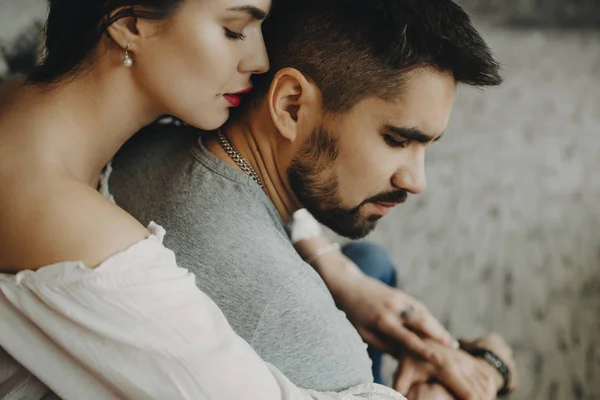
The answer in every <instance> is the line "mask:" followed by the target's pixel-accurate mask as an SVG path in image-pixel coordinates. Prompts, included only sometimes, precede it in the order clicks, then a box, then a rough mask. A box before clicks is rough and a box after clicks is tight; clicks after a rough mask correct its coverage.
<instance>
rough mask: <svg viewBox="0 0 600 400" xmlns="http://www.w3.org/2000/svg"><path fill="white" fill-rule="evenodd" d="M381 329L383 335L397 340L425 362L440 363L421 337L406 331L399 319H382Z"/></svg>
mask: <svg viewBox="0 0 600 400" xmlns="http://www.w3.org/2000/svg"><path fill="white" fill-rule="evenodd" d="M379 329H380V330H381V332H382V333H384V334H386V335H388V336H390V337H391V338H393V339H395V340H397V341H398V342H400V343H401V344H402V345H403V346H404V347H405V348H406V349H408V350H409V351H411V352H413V353H414V354H416V355H418V356H420V357H422V358H424V359H425V360H427V361H430V362H432V363H436V364H437V362H438V361H439V357H437V355H436V354H435V353H434V352H433V351H432V350H431V349H429V348H428V347H427V346H426V345H425V343H424V342H423V340H421V338H420V337H419V336H417V335H416V334H415V333H413V332H411V331H409V330H408V329H406V328H405V327H404V325H402V323H401V321H400V319H399V318H385V319H382V320H381V321H380V323H379Z"/></svg>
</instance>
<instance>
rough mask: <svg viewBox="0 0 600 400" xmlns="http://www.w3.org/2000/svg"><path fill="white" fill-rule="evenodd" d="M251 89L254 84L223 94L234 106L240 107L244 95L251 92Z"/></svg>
mask: <svg viewBox="0 0 600 400" xmlns="http://www.w3.org/2000/svg"><path fill="white" fill-rule="evenodd" d="M251 90H252V86H250V87H247V88H246V89H244V90H240V91H239V92H236V93H226V94H224V95H223V97H225V100H227V101H228V102H229V104H231V106H232V107H239V105H240V104H241V103H242V95H243V94H246V93H249V92H250V91H251Z"/></svg>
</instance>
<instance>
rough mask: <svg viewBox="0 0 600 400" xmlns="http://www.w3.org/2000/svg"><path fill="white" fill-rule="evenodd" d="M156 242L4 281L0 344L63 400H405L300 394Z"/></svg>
mask: <svg viewBox="0 0 600 400" xmlns="http://www.w3.org/2000/svg"><path fill="white" fill-rule="evenodd" d="M154 228H155V229H156V228H157V227H156V226H154ZM161 236H162V235H161V234H160V232H159V234H158V235H157V236H151V237H150V238H149V239H146V240H144V241H142V242H139V243H137V244H135V245H133V246H132V247H131V248H129V249H128V250H126V251H124V252H122V253H119V254H117V255H115V256H113V257H111V258H110V259H108V260H107V261H106V262H104V263H103V264H102V265H101V266H99V267H97V268H95V269H88V268H85V266H83V265H82V264H81V263H61V264H56V265H53V266H49V267H45V268H42V269H40V270H38V271H36V272H33V271H23V272H21V273H19V274H17V275H16V276H15V275H10V276H9V275H0V346H1V347H2V348H3V349H4V350H5V351H6V352H8V353H9V354H10V355H11V356H12V357H13V358H14V359H15V360H17V361H18V362H19V363H20V364H21V365H23V366H24V367H25V368H27V370H29V371H30V372H31V373H33V374H34V375H35V376H36V377H37V378H39V379H40V380H41V381H42V382H43V383H44V384H45V385H47V386H48V387H49V388H50V389H51V390H52V391H54V392H55V393H56V394H57V395H58V396H59V397H60V398H62V399H65V400H71V399H73V400H80V399H86V400H108V399H134V400H144V399H161V400H162V399H169V400H183V399H186V400H187V399H190V400H191V399H195V400H197V399H215V400H229V399H231V400H236V399H261V400H270V399H272V400H307V399H318V400H336V399H344V400H353V399H369V400H399V399H403V397H402V396H401V395H399V394H398V393H397V392H395V391H393V390H391V389H389V388H385V387H383V386H379V385H374V384H372V385H363V386H360V387H356V388H352V389H350V390H348V391H346V392H343V393H318V392H313V391H309V390H302V389H299V388H298V387H296V386H295V385H294V384H292V383H291V382H290V381H289V380H288V379H287V378H286V377H285V376H283V375H282V374H281V372H279V371H278V370H277V369H276V368H274V367H273V366H271V365H269V364H267V363H265V362H264V361H262V360H261V359H260V358H259V357H258V355H257V354H256V353H255V352H254V351H253V350H252V348H251V347H250V346H249V345H248V344H247V343H246V342H245V341H244V340H242V339H241V338H240V337H239V336H237V335H236V334H235V333H234V331H233V330H232V329H231V327H230V326H229V324H228V322H227V321H226V319H225V317H224V315H223V314H222V313H221V311H220V310H219V308H218V307H217V306H216V304H215V303H214V302H213V301H212V300H210V298H209V297H208V296H206V295H205V294H204V293H203V292H201V291H200V290H199V289H198V288H197V287H196V285H195V278H194V276H193V274H191V273H189V272H188V271H187V270H185V269H182V268H179V267H177V265H176V261H175V256H174V254H173V253H172V252H171V251H170V250H167V249H166V248H164V247H163V246H162V243H161V239H162V237H161ZM306 367H307V368H310V366H309V365H307V366H306Z"/></svg>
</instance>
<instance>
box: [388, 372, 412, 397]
mask: <svg viewBox="0 0 600 400" xmlns="http://www.w3.org/2000/svg"><path fill="white" fill-rule="evenodd" d="M414 381H415V372H414V370H413V369H412V368H407V369H404V368H402V367H399V368H398V370H397V371H396V376H395V377H394V384H393V385H392V387H393V388H394V390H395V391H397V392H399V393H400V394H404V393H408V392H409V391H410V389H411V387H412V386H413V384H414V383H415V382H414Z"/></svg>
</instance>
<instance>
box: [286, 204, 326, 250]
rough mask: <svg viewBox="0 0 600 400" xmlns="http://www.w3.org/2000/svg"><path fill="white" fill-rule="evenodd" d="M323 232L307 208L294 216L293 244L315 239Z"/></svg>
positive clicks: (292, 227) (292, 228)
mask: <svg viewBox="0 0 600 400" xmlns="http://www.w3.org/2000/svg"><path fill="white" fill-rule="evenodd" d="M322 232H323V230H322V229H321V224H319V222H318V221H317V220H316V219H315V217H313V216H312V214H311V213H309V212H308V210H306V209H305V208H301V209H299V210H298V211H296V212H295V213H294V214H292V226H291V235H290V237H291V240H292V243H293V244H296V243H297V242H300V241H301V240H309V239H313V238H315V237H317V236H319V235H321V233H322Z"/></svg>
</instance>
